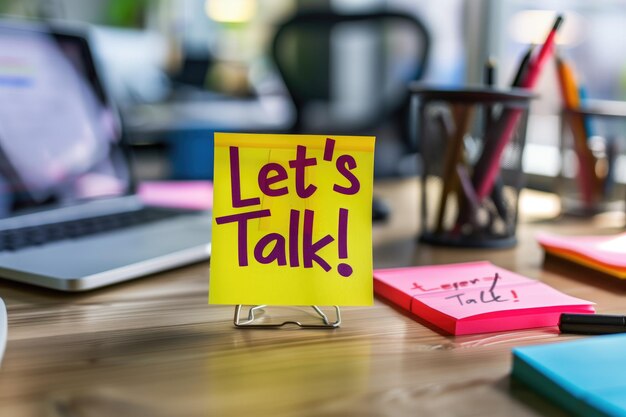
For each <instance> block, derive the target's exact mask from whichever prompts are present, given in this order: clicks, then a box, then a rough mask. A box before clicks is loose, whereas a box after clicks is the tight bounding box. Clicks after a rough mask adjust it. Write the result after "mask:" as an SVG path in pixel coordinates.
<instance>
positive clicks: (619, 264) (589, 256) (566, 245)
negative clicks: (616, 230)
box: [537, 233, 626, 270]
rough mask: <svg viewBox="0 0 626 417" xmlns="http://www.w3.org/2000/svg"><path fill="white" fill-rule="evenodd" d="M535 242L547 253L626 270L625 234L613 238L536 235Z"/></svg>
mask: <svg viewBox="0 0 626 417" xmlns="http://www.w3.org/2000/svg"><path fill="white" fill-rule="evenodd" d="M537 240H538V241H539V244H540V245H541V246H543V247H544V248H545V249H546V250H547V251H549V252H554V251H556V252H559V251H560V252H564V253H566V254H567V253H569V254H571V255H574V256H579V257H581V258H583V259H586V260H588V261H590V262H594V263H599V264H601V265H604V266H606V267H608V268H615V269H619V270H626V233H620V234H619V235H613V236H555V235H549V234H543V233H542V234H538V235H537Z"/></svg>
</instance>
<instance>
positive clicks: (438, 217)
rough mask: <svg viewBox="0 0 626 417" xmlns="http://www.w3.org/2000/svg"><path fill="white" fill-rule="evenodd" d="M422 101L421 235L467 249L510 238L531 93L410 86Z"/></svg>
mask: <svg viewBox="0 0 626 417" xmlns="http://www.w3.org/2000/svg"><path fill="white" fill-rule="evenodd" d="M411 92H412V94H413V99H414V100H415V101H417V102H418V103H419V105H418V106H417V112H416V113H414V114H412V122H413V123H414V124H415V127H416V128H417V129H416V131H417V132H418V135H419V137H418V143H419V144H420V153H419V155H420V158H421V161H422V169H423V175H422V178H421V180H422V181H421V196H422V199H421V200H422V202H421V207H420V214H419V216H420V217H419V218H420V226H421V231H420V239H421V240H422V241H424V242H427V243H432V244H440V245H450V246H464V247H486V248H494V247H496V248H497V247H502V248H504V247H510V246H512V245H514V244H515V242H516V238H515V231H516V225H517V217H518V216H517V209H518V196H519V191H520V189H521V187H522V184H523V174H522V155H523V151H524V145H525V135H526V119H527V114H528V106H529V103H530V100H531V99H532V98H533V97H534V96H533V94H532V93H531V92H529V91H526V90H521V89H508V90H502V89H497V88H491V87H482V88H464V89H432V88H424V87H421V86H419V85H417V84H415V85H412V86H411Z"/></svg>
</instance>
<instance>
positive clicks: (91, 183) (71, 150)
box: [0, 25, 131, 218]
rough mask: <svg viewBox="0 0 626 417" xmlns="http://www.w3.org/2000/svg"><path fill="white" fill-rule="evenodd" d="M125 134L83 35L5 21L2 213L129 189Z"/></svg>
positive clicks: (0, 95)
mask: <svg viewBox="0 0 626 417" xmlns="http://www.w3.org/2000/svg"><path fill="white" fill-rule="evenodd" d="M120 136H121V135H120V127H119V123H118V120H117V119H116V115H115V113H114V111H113V109H112V108H111V107H110V106H109V105H108V104H107V100H106V98H105V95H104V93H103V90H102V86H101V85H100V84H99V82H98V79H97V77H96V75H95V70H94V66H93V62H92V60H91V56H90V55H89V50H88V47H87V43H86V42H85V40H84V39H83V38H80V37H76V36H69V35H59V34H50V33H46V32H40V31H35V30H26V29H21V28H15V27H3V26H2V25H0V218H1V217H7V216H11V215H15V214H19V213H20V212H22V211H23V210H28V209H35V208H46V207H48V206H52V205H68V204H73V203H76V202H79V201H82V200H85V199H93V198H101V197H111V196H119V195H124V194H128V193H129V192H130V189H131V178H130V172H129V166H128V161H127V159H126V156H125V154H124V152H123V149H122V146H121V143H120Z"/></svg>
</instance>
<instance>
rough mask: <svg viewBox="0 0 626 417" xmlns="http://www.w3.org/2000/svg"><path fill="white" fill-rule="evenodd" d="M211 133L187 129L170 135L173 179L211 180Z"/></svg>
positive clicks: (203, 130)
mask: <svg viewBox="0 0 626 417" xmlns="http://www.w3.org/2000/svg"><path fill="white" fill-rule="evenodd" d="M213 133H214V132H213V131H210V130H205V129H196V130H193V129H189V130H187V131H183V132H177V133H174V134H172V135H171V137H170V141H169V143H170V149H171V152H172V153H171V158H172V177H173V178H175V179H179V180H188V179H212V178H213Z"/></svg>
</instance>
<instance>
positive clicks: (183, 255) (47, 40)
mask: <svg viewBox="0 0 626 417" xmlns="http://www.w3.org/2000/svg"><path fill="white" fill-rule="evenodd" d="M122 133H123V132H122V127H121V124H120V122H119V119H118V118H117V114H116V112H115V109H114V107H113V106H112V104H111V102H110V101H109V99H108V98H107V95H106V93H105V90H104V88H103V86H102V84H101V82H100V79H99V78H98V76H97V71H96V67H95V65H94V61H93V58H92V55H91V53H90V50H89V45H88V42H87V40H86V38H85V37H83V36H81V35H79V34H70V33H66V32H61V31H59V30H57V29H49V28H42V27H40V26H31V25H24V24H20V25H18V26H16V25H15V24H11V23H6V22H2V23H0V277H1V278H6V279H11V280H15V281H20V282H26V283H30V284H35V285H40V286H44V287H49V288H54V289H58V290H63V291H83V290H89V289H92V288H97V287H101V286H104V285H109V284H113V283H116V282H120V281H124V280H128V279H131V278H136V277H139V276H142V275H147V274H150V273H154V272H157V271H161V270H164V269H168V268H173V267H176V266H180V265H183V264H187V263H191V262H195V261H199V260H203V259H207V258H208V257H209V253H210V236H211V215H210V213H207V212H191V211H183V210H174V209H166V208H158V207H148V206H145V205H144V204H142V203H141V201H140V200H139V198H138V197H137V196H136V195H135V193H134V191H135V187H134V182H133V178H132V173H131V169H130V165H129V159H128V155H127V149H126V148H125V145H124V142H123V134H122Z"/></svg>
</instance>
